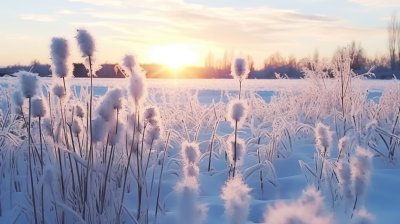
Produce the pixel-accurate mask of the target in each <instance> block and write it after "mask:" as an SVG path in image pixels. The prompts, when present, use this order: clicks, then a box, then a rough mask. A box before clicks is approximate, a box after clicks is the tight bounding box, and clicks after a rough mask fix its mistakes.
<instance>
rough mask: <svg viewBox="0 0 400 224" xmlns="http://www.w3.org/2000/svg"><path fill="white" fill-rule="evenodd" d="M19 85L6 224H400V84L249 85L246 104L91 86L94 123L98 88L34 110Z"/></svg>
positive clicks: (4, 127) (154, 84)
mask: <svg viewBox="0 0 400 224" xmlns="http://www.w3.org/2000/svg"><path fill="white" fill-rule="evenodd" d="M19 75H20V77H18V78H2V79H0V87H1V88H0V129H1V130H0V189H1V190H0V223H35V220H36V221H37V222H38V223H42V220H43V222H44V223H118V222H120V223H136V222H137V223H238V224H240V223H268V224H280V223H282V224H300V223H311V224H317V223H318V224H323V223H343V224H345V223H357V224H361V223H385V224H396V223H398V222H399V220H400V213H399V211H400V194H399V193H398V191H399V189H400V178H399V177H400V166H399V161H398V160H399V156H400V153H399V144H400V137H399V133H400V124H398V122H399V121H398V119H399V116H400V97H399V96H400V83H399V82H398V81H397V80H387V81H381V80H379V81H377V80H365V79H360V78H358V77H353V76H347V78H348V79H347V78H346V81H345V82H343V79H340V77H334V78H331V79H328V78H321V77H318V76H311V75H308V76H307V77H306V78H305V79H303V80H286V79H282V80H246V79H245V80H242V87H241V88H242V89H241V91H240V94H241V95H240V101H239V100H238V98H239V82H238V80H237V79H232V80H196V79H190V80H185V79H176V80H175V79H168V80H165V79H149V80H145V79H143V80H140V79H138V78H137V77H139V76H135V75H134V74H132V76H131V77H129V78H127V79H117V80H110V79H94V81H93V82H94V96H93V111H92V116H91V119H90V118H89V117H90V112H89V102H90V95H89V94H88V92H89V91H88V86H89V82H90V80H89V79H66V82H65V85H66V87H65V89H64V88H63V83H62V82H61V81H60V80H56V79H50V78H39V80H38V82H39V83H40V85H39V86H38V90H37V91H36V90H35V91H36V92H35V94H33V95H32V96H30V97H28V96H29V94H28V92H29V90H32V89H29V88H31V87H27V86H30V85H31V84H32V82H35V81H33V80H34V79H35V78H32V79H30V76H29V75H30V74H28V75H26V74H25V75H26V77H28V81H30V82H29V85H27V83H26V82H25V81H23V79H24V78H23V76H24V75H23V74H19ZM135 77H136V79H135ZM141 81H143V83H146V84H145V85H144V84H143V83H142V84H143V86H142V84H140V83H141ZM55 83H56V84H55ZM138 83H139V84H138ZM24 85H27V86H24ZM145 86H147V87H145ZM141 87H144V88H143V91H140V92H138V91H139V90H141V89H140V88H141ZM24 88H25V89H24ZM26 88H28V89H26ZM145 89H147V95H144V94H142V93H145V91H144V90H145ZM65 90H66V92H65ZM27 91H28V92H27ZM32 91H33V90H32ZM16 92H17V93H18V92H19V93H20V95H19V96H18V94H16ZM27 94H28V95H27ZM141 94H142V95H141ZM24 96H25V98H24ZM135 97H136V98H135ZM29 99H32V104H31V106H30V105H29V101H28V100H29ZM38 101H40V102H39V103H38ZM34 102H36V104H35V103H34ZM38 105H39V106H38ZM41 105H44V106H43V108H42V106H41ZM41 109H43V110H44V111H43V110H41ZM29 111H31V116H29ZM90 123H91V124H92V126H93V127H92V128H93V134H92V135H93V136H91V137H90V131H89V129H90V128H88V127H90V125H89V124H90ZM29 124H30V125H29ZM28 133H31V134H30V135H31V141H28V136H29V134H28ZM90 139H93V144H91V143H90V142H91V141H90ZM235 140H236V141H235ZM235 142H236V143H235ZM91 145H92V146H91ZM235 146H236V147H235ZM32 192H33V193H32ZM363 221H365V222H363Z"/></svg>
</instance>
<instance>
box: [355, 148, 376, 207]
mask: <svg viewBox="0 0 400 224" xmlns="http://www.w3.org/2000/svg"><path fill="white" fill-rule="evenodd" d="M372 157H373V154H372V153H371V152H370V151H368V150H367V149H365V148H362V147H360V146H358V147H357V148H356V152H355V155H354V156H353V157H352V158H351V160H350V165H351V179H352V182H353V191H354V195H355V201H354V206H353V210H355V209H356V207H357V202H358V200H359V199H361V198H362V197H363V196H364V195H365V192H366V190H367V188H368V185H369V182H370V178H371V173H372Z"/></svg>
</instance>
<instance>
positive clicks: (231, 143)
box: [226, 135, 246, 166]
mask: <svg viewBox="0 0 400 224" xmlns="http://www.w3.org/2000/svg"><path fill="white" fill-rule="evenodd" d="M227 143H228V149H227V152H226V153H227V154H228V159H229V163H230V164H231V165H232V164H234V163H235V153H236V165H237V166H240V165H241V164H242V163H243V158H244V154H245V145H246V144H245V142H244V141H243V140H242V139H240V138H236V152H235V136H233V135H231V136H230V137H229V138H228V140H227Z"/></svg>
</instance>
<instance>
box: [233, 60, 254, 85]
mask: <svg viewBox="0 0 400 224" xmlns="http://www.w3.org/2000/svg"><path fill="white" fill-rule="evenodd" d="M249 72H250V69H249V65H248V63H247V60H246V59H245V58H235V59H234V60H233V62H232V65H231V75H232V76H233V77H234V78H235V79H239V81H241V80H243V79H246V78H247V76H248V75H249Z"/></svg>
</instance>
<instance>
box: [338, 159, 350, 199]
mask: <svg viewBox="0 0 400 224" xmlns="http://www.w3.org/2000/svg"><path fill="white" fill-rule="evenodd" d="M336 173H337V177H338V179H339V187H340V191H341V193H342V195H343V197H344V198H345V200H346V203H352V202H353V198H354V195H353V191H352V189H351V169H350V164H349V163H348V162H347V161H346V160H341V161H339V163H338V166H337V171H336Z"/></svg>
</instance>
